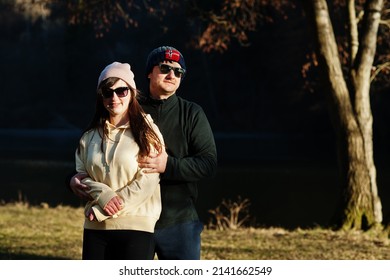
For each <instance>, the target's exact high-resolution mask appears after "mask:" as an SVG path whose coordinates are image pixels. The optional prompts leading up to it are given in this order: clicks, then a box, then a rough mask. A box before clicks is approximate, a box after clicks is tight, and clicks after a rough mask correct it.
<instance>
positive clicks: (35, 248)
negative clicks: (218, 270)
mask: <svg viewBox="0 0 390 280" xmlns="http://www.w3.org/2000/svg"><path fill="white" fill-rule="evenodd" d="M82 225H83V210H82V208H73V207H69V206H57V207H55V208H50V207H48V206H47V205H46V204H43V205H41V206H33V207H32V206H29V205H28V204H24V203H13V204H5V205H1V206H0V259H3V260H18V259H38V260H39V259H41V260H42V259H47V260H50V259H76V260H77V259H80V258H81V245H82V230H83V229H82ZM202 259H207V260H344V259H350V260H356V259H360V260H383V259H390V244H389V240H388V238H387V236H382V237H381V236H373V235H369V234H367V233H362V232H359V231H358V232H336V231H332V230H328V229H321V228H314V229H305V230H303V229H295V230H285V229H282V228H242V229H238V230H225V231H217V230H210V229H205V230H204V231H203V234H202Z"/></svg>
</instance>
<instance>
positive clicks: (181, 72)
mask: <svg viewBox="0 0 390 280" xmlns="http://www.w3.org/2000/svg"><path fill="white" fill-rule="evenodd" d="M158 67H159V68H160V72H161V73H162V74H168V73H169V72H170V71H171V70H173V73H174V74H175V76H176V77H177V78H181V77H182V76H184V74H185V73H186V70H185V69H183V68H180V67H172V66H170V65H168V64H164V63H160V64H159V65H158Z"/></svg>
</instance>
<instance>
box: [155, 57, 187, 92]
mask: <svg viewBox="0 0 390 280" xmlns="http://www.w3.org/2000/svg"><path fill="white" fill-rule="evenodd" d="M161 64H164V66H163V67H164V68H165V69H163V68H162V69H163V70H166V68H167V67H166V66H165V65H168V66H171V67H175V68H181V66H180V64H179V63H177V62H174V61H164V62H162V63H161ZM163 72H166V71H162V70H161V69H160V66H159V65H156V66H154V67H153V69H152V72H151V73H150V74H149V75H148V78H149V79H150V82H149V90H150V94H151V95H152V97H153V98H155V99H166V98H168V97H169V96H171V95H172V94H174V93H175V92H176V90H177V89H178V88H179V86H180V82H181V77H176V75H175V71H174V70H168V73H166V74H164V73H163ZM176 72H177V71H176Z"/></svg>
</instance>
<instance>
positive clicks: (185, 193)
mask: <svg viewBox="0 0 390 280" xmlns="http://www.w3.org/2000/svg"><path fill="white" fill-rule="evenodd" d="M185 75H186V65H185V61H184V57H183V55H182V54H181V53H180V52H179V51H178V50H177V49H175V48H173V47H168V46H162V47H159V48H156V49H154V50H153V51H152V52H151V53H150V54H149V56H148V58H147V62H146V76H147V78H148V80H149V91H148V95H147V96H142V97H141V98H140V104H141V105H142V107H143V109H144V110H145V112H146V113H148V114H150V115H151V116H152V118H153V120H154V122H155V123H156V124H157V126H158V127H159V129H160V131H161V133H162V135H163V137H164V142H165V145H166V151H162V153H160V154H159V155H154V154H151V155H149V157H146V158H143V159H140V160H139V166H140V167H146V168H148V169H150V171H149V172H158V173H161V181H160V186H161V199H162V213H161V216H160V219H159V221H158V222H157V224H156V229H155V251H156V254H157V256H158V258H159V259H161V260H174V259H188V260H196V259H200V247H201V238H200V234H201V232H202V229H203V224H202V223H201V222H200V220H199V217H198V214H197V211H196V209H195V202H196V199H197V192H198V191H197V182H198V181H199V180H201V179H203V178H207V177H211V176H214V175H215V173H216V168H217V151H216V146H215V142H214V137H213V133H212V130H211V127H210V124H209V122H208V120H207V117H206V115H205V113H204V111H203V109H202V108H201V107H200V106H199V105H197V104H195V103H192V102H189V101H187V100H184V99H183V98H181V97H179V96H177V95H176V91H177V89H178V88H179V87H180V84H181V82H182V81H183V79H184V76H185ZM79 181H80V176H74V177H73V178H72V180H71V184H70V185H71V188H72V190H73V191H74V192H75V193H76V194H77V195H79V196H81V197H84V198H85V193H84V191H83V189H82V188H83V187H84V186H83V185H81V184H80V182H79Z"/></svg>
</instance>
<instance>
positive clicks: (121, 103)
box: [103, 80, 131, 118]
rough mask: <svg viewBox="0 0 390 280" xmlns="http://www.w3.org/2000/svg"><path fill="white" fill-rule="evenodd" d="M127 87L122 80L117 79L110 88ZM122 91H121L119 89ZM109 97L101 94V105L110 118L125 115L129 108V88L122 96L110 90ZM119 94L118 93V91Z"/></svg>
mask: <svg viewBox="0 0 390 280" xmlns="http://www.w3.org/2000/svg"><path fill="white" fill-rule="evenodd" d="M124 87H128V85H127V84H126V83H125V82H124V81H123V80H118V81H117V82H116V83H115V84H114V85H113V86H112V87H110V89H112V90H115V89H119V88H124ZM121 92H123V91H121ZM111 93H112V94H111V96H110V97H104V96H103V106H104V108H106V110H107V111H108V112H109V113H110V117H111V118H121V117H123V116H126V117H127V111H128V109H129V103H130V99H131V92H130V89H128V90H127V95H126V96H124V97H118V95H117V93H116V92H111ZM118 94H119V95H120V93H118Z"/></svg>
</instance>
